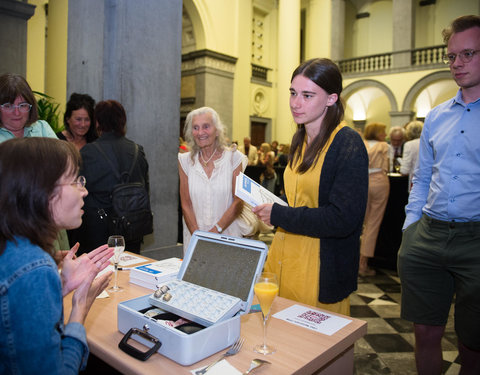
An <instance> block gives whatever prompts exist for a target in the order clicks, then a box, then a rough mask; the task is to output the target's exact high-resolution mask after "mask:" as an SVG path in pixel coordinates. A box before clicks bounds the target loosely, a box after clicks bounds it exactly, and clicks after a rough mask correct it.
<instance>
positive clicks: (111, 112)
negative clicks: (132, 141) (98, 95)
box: [95, 100, 127, 136]
mask: <svg viewBox="0 0 480 375" xmlns="http://www.w3.org/2000/svg"><path fill="white" fill-rule="evenodd" d="M95 121H96V122H97V123H98V128H97V130H98V131H99V132H101V133H107V132H113V133H115V134H116V135H117V136H124V135H125V133H126V131H127V114H126V113H125V109H124V108H123V106H122V105H121V104H120V103H119V102H117V101H116V100H104V101H102V102H99V103H98V104H97V105H96V107H95Z"/></svg>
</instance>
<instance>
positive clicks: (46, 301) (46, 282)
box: [0, 237, 88, 374]
mask: <svg viewBox="0 0 480 375" xmlns="http://www.w3.org/2000/svg"><path fill="white" fill-rule="evenodd" d="M87 358H88V346H87V340H86V332H85V328H84V327H83V325H82V324H80V323H69V324H67V325H64V323H63V297H62V285H61V280H60V276H59V273H58V268H57V265H56V264H55V262H54V260H53V258H52V257H51V256H50V255H49V254H47V253H46V252H45V251H43V250H42V249H41V248H40V247H38V246H36V245H33V244H32V243H31V242H30V241H29V240H28V239H25V238H18V237H17V238H15V241H8V242H7V246H6V249H5V250H4V252H3V254H2V255H0V374H78V372H79V370H80V369H83V368H84V367H85V365H86V361H87Z"/></svg>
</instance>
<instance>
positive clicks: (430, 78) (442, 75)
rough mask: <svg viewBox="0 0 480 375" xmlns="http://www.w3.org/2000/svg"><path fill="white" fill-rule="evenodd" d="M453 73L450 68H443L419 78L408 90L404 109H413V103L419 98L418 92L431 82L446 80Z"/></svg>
mask: <svg viewBox="0 0 480 375" xmlns="http://www.w3.org/2000/svg"><path fill="white" fill-rule="evenodd" d="M451 78H452V75H451V73H450V71H448V70H442V71H440V72H434V73H430V74H428V75H426V76H425V77H423V78H421V79H420V80H418V81H417V82H416V83H415V84H414V85H413V86H412V88H411V89H410V90H408V93H407V95H406V96H405V100H404V101H403V107H402V111H411V110H412V107H413V104H414V103H415V99H416V98H417V96H418V94H419V93H420V92H421V91H422V90H423V89H424V88H425V87H427V86H428V85H429V84H431V83H434V82H437V81H441V80H445V79H451Z"/></svg>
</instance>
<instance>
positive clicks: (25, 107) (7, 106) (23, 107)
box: [0, 103, 32, 113]
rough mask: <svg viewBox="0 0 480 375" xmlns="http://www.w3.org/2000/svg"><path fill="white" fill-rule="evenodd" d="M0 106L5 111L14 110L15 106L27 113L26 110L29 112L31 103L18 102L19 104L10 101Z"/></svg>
mask: <svg viewBox="0 0 480 375" xmlns="http://www.w3.org/2000/svg"><path fill="white" fill-rule="evenodd" d="M0 107H1V108H2V111H5V112H13V111H15V108H18V110H19V111H20V112H22V113H27V112H30V110H31V109H32V105H31V104H28V103H20V104H19V105H14V104H12V103H5V104H2V105H0Z"/></svg>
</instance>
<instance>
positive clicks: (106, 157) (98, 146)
mask: <svg viewBox="0 0 480 375" xmlns="http://www.w3.org/2000/svg"><path fill="white" fill-rule="evenodd" d="M92 144H93V145H94V146H95V147H96V148H97V149H98V150H99V151H100V153H101V154H102V155H103V157H104V158H105V160H107V162H108V164H110V167H112V170H113V173H114V174H115V177H116V178H117V180H119V181H121V180H122V177H121V176H120V173H118V170H117V168H115V165H114V164H113V162H112V160H111V159H110V158H109V157H108V156H107V154H106V153H105V151H103V149H102V148H101V147H100V145H99V144H98V143H97V142H93V143H92Z"/></svg>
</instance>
